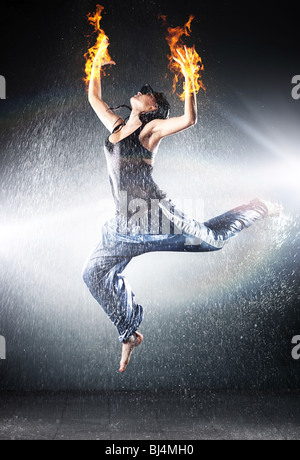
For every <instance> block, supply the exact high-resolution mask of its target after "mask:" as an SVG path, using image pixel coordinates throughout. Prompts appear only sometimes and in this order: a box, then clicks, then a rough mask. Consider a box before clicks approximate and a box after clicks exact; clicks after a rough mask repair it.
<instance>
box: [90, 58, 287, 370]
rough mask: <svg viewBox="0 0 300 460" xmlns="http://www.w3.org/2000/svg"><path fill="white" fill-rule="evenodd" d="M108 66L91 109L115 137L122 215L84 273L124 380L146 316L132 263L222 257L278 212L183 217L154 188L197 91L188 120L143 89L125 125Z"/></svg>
mask: <svg viewBox="0 0 300 460" xmlns="http://www.w3.org/2000/svg"><path fill="white" fill-rule="evenodd" d="M179 56H180V57H179V58H178V59H175V58H174V59H175V60H176V61H177V62H178V63H179V64H180V65H181V69H182V73H183V75H184V77H185V82H186V88H189V87H191V88H193V81H192V77H190V76H189V75H188V73H187V71H186V69H187V68H188V67H190V68H192V67H191V65H190V64H191V63H190V61H189V56H188V53H187V50H186V53H185V55H183V53H181V54H179ZM108 64H111V65H115V62H114V61H103V60H102V58H101V56H100V54H99V53H98V54H97V56H96V57H95V60H94V63H93V69H92V75H91V81H90V86H89V102H90V104H91V105H92V107H93V109H94V110H95V112H96V114H97V115H98V117H99V118H100V120H101V122H102V123H103V124H104V125H105V127H106V128H107V129H108V131H109V132H110V135H109V137H108V138H107V139H106V141H105V146H104V151H105V156H106V161H107V167H108V173H109V180H110V185H111V189H112V193H113V197H114V201H115V204H116V215H115V217H114V219H112V220H110V221H109V222H107V223H106V224H105V225H104V226H103V229H102V237H101V240H100V242H99V244H98V246H97V247H96V249H95V250H94V251H93V253H92V254H91V256H90V257H89V258H88V261H87V263H86V265H85V267H84V270H83V279H84V282H85V283H86V285H87V286H88V288H89V290H90V292H91V294H92V295H93V297H94V298H95V299H96V300H97V302H98V303H99V304H100V305H101V307H102V308H103V309H104V311H105V313H106V314H107V316H108V317H109V318H110V320H111V321H112V322H113V324H114V325H115V326H116V328H117V330H118V334H119V340H120V342H121V343H122V357H121V362H120V372H124V371H125V369H126V367H127V365H128V363H129V360H130V356H131V354H132V352H133V350H134V348H136V347H137V346H139V345H140V344H141V343H142V341H143V336H142V334H141V333H140V332H138V329H139V326H140V324H141V322H142V320H143V309H142V306H141V305H139V304H137V303H136V301H135V296H134V294H133V292H132V290H131V287H130V285H129V283H128V281H127V279H126V278H125V277H124V276H123V275H122V273H123V271H124V270H125V268H126V267H127V265H128V264H129V262H130V261H131V260H132V258H134V257H137V256H139V255H142V254H145V253H150V252H155V251H176V252H193V253H195V252H197V253H198V252H199V253H200V252H209V251H218V250H220V249H222V248H223V247H224V246H225V244H226V243H227V242H228V240H229V239H230V238H231V237H234V236H236V235H237V234H238V233H239V232H240V231H241V230H243V229H245V228H248V227H250V226H251V225H252V224H253V223H254V222H255V221H257V220H260V219H262V218H265V217H267V216H272V215H278V214H279V213H280V206H279V205H276V204H272V203H269V202H265V201H262V200H259V199H255V200H253V201H251V202H250V203H249V204H246V205H243V206H239V207H237V208H235V209H232V210H231V211H228V212H226V213H225V214H223V215H221V216H219V217H215V218H214V219H211V220H209V221H207V222H205V223H201V222H198V221H196V220H195V219H193V218H191V217H189V216H188V215H186V214H184V213H183V212H181V211H180V210H178V209H177V208H176V206H175V205H174V204H173V203H172V201H171V200H170V199H169V198H168V197H167V196H166V194H165V193H164V192H163V191H162V190H160V189H159V187H158V186H157V184H156V183H155V182H154V180H153V177H152V173H153V164H154V159H155V155H156V154H157V151H158V148H159V145H160V142H161V140H162V139H164V138H165V137H168V136H171V135H173V134H176V133H179V132H181V131H184V130H186V129H188V128H190V127H191V126H194V125H195V124H196V123H197V101H196V93H195V90H194V92H188V91H186V95H185V107H184V114H183V115H182V116H180V117H175V118H170V117H169V113H170V107H169V103H168V102H167V100H166V99H165V97H164V95H163V94H162V93H158V92H155V91H153V90H152V88H151V87H150V86H149V85H145V86H144V87H143V88H142V89H141V91H140V92H138V93H137V95H135V96H133V97H132V98H131V100H130V104H131V113H130V116H129V118H128V119H127V120H124V119H123V118H120V117H119V116H118V115H117V114H116V111H115V110H114V109H112V108H110V107H109V106H108V105H107V104H106V103H105V102H104V101H103V99H102V91H101V72H100V71H101V67H102V66H106V65H108ZM189 79H191V81H189Z"/></svg>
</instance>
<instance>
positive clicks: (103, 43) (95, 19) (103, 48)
mask: <svg viewBox="0 0 300 460" xmlns="http://www.w3.org/2000/svg"><path fill="white" fill-rule="evenodd" d="M96 8H97V9H96V12H95V13H89V14H88V15H87V18H88V21H89V23H90V24H92V25H93V26H94V28H95V32H94V33H96V34H97V40H96V44H95V45H94V46H92V47H91V48H90V49H89V50H88V52H87V53H86V54H85V55H84V57H85V59H86V64H85V74H86V77H85V78H84V79H83V80H84V81H85V83H86V87H87V88H88V85H89V82H90V79H91V73H92V67H93V62H94V59H95V57H96V55H97V53H98V52H100V58H101V59H103V60H105V61H111V57H110V55H109V53H108V49H107V48H108V47H109V39H108V37H107V35H106V34H105V32H104V30H102V29H101V28H100V21H101V19H102V12H103V10H104V7H103V6H101V5H97V7H96ZM101 72H102V73H103V75H104V74H105V71H104V70H103V68H101Z"/></svg>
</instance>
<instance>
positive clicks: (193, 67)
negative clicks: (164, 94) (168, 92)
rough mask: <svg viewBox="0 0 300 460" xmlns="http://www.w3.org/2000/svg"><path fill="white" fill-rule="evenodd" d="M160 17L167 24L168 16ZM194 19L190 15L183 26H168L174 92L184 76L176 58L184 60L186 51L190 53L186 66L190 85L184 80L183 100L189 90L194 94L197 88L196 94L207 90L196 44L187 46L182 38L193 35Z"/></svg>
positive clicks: (170, 67)
mask: <svg viewBox="0 0 300 460" xmlns="http://www.w3.org/2000/svg"><path fill="white" fill-rule="evenodd" d="M160 18H161V19H162V20H163V22H164V25H165V26H166V16H163V15H161V16H160ZM193 19H194V16H190V18H189V20H188V22H187V23H186V24H185V25H184V26H183V27H180V26H178V27H167V32H166V40H167V42H168V44H169V47H170V50H171V54H170V55H169V56H168V59H169V61H170V62H169V69H170V70H171V71H172V72H173V73H174V79H173V92H174V93H175V91H176V86H177V84H178V82H179V80H180V78H182V76H183V75H182V69H181V65H180V64H179V63H178V62H177V61H175V60H174V58H175V59H179V60H182V56H183V57H185V56H186V53H187V55H188V61H189V65H186V66H185V72H187V74H188V77H189V78H188V87H187V88H186V84H185V82H184V85H183V93H182V94H180V95H179V97H180V99H181V100H184V99H185V94H186V92H187V91H188V92H189V93H191V94H192V93H193V92H194V89H195V92H196V94H198V92H199V91H200V90H201V89H203V90H205V86H204V84H203V81H202V72H203V70H204V66H203V64H202V59H201V57H200V56H199V54H198V53H197V51H196V49H195V45H194V46H193V47H192V48H188V47H185V46H184V43H183V40H182V37H184V36H186V37H189V36H190V35H191V23H192V21H193Z"/></svg>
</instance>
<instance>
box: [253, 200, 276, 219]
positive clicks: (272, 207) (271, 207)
mask: <svg viewBox="0 0 300 460" xmlns="http://www.w3.org/2000/svg"><path fill="white" fill-rule="evenodd" d="M252 201H253V202H254V201H260V202H261V203H263V204H264V205H265V206H266V207H267V208H268V214H267V216H268V217H278V216H280V214H281V213H282V210H283V206H282V204H279V203H272V202H271V201H266V200H261V199H259V198H255V200H252Z"/></svg>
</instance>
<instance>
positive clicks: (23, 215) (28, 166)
mask: <svg viewBox="0 0 300 460" xmlns="http://www.w3.org/2000/svg"><path fill="white" fill-rule="evenodd" d="M100 3H101V4H103V5H104V7H105V14H104V17H103V20H102V22H101V26H102V28H103V29H104V30H105V32H106V34H107V35H108V36H109V38H110V43H111V46H110V48H109V51H110V54H111V56H112V58H113V59H114V60H115V61H116V62H117V66H116V68H113V69H111V76H110V77H108V78H106V79H105V80H104V81H103V92H104V94H105V97H106V99H107V102H108V103H110V104H111V105H117V104H121V103H128V99H129V96H130V95H132V94H135V93H136V91H137V90H138V89H139V88H140V87H141V86H142V85H143V84H144V83H145V82H148V83H150V84H151V85H152V86H153V87H155V88H158V89H161V90H163V91H164V92H165V93H166V94H167V95H168V98H169V99H170V102H171V106H172V115H177V114H180V113H181V112H182V103H181V102H180V101H179V99H178V97H177V96H176V95H172V94H171V91H170V88H171V84H172V75H171V74H170V72H169V71H168V68H167V59H166V55H167V54H168V46H167V43H166V41H165V40H164V29H163V27H162V25H161V22H160V21H159V20H158V14H166V15H167V17H168V23H169V24H170V25H174V26H176V25H183V24H184V23H185V22H186V21H187V20H188V18H189V15H190V14H194V15H195V17H196V18H195V20H194V21H193V23H192V37H191V39H190V41H188V42H187V43H188V44H190V45H192V44H194V43H195V44H196V48H197V50H198V52H199V54H200V55H201V56H202V57H203V62H204V65H205V74H204V81H205V85H206V88H207V90H206V93H205V94H202V95H201V96H199V98H198V100H199V115H200V116H199V124H198V125H197V127H196V129H195V130H194V131H193V132H191V133H187V134H186V136H185V137H182V136H180V137H177V138H176V137H174V138H171V139H170V140H169V141H168V144H165V146H164V147H163V148H162V153H164V154H165V155H167V154H170V153H169V152H171V154H172V155H173V153H172V152H175V151H176V152H177V153H176V155H175V153H174V155H175V157H176V170H175V167H174V169H172V166H171V165H170V163H168V161H169V160H168V159H162V160H159V161H161V163H159V162H158V165H157V168H158V176H159V177H160V179H161V181H165V186H166V187H167V188H168V187H169V190H170V191H171V193H172V194H173V195H172V196H174V195H176V193H178V194H179V192H177V189H179V188H180V187H177V185H176V181H175V177H181V178H182V182H183V184H185V183H188V182H190V185H188V186H187V185H186V186H184V185H183V189H184V187H186V189H185V193H186V194H188V193H191V191H192V193H194V190H198V189H197V187H198V186H199V187H200V189H201V187H203V189H201V191H204V190H205V191H206V192H207V193H208V196H209V197H211V196H212V195H211V193H212V192H211V191H210V190H211V188H213V181H212V183H209V182H208V181H209V178H207V177H208V176H205V175H204V178H203V179H201V183H200V185H199V184H198V182H199V179H196V178H194V177H192V178H190V177H189V173H188V171H187V170H186V171H185V168H184V166H183V165H185V158H183V157H182V156H181V153H180V151H181V150H182V151H184V152H185V154H186V155H187V157H188V159H189V160H190V161H191V162H192V164H193V165H194V168H196V170H195V171H196V176H197V177H198V178H199V177H201V175H200V173H201V174H204V173H203V167H202V166H201V161H202V160H201V161H200V160H199V161H198V160H197V156H196V155H197V149H198V150H199V151H201V152H202V153H205V155H204V157H203V158H207V160H208V162H210V164H211V166H212V167H215V168H218V167H221V166H220V165H223V164H227V162H230V164H232V165H233V167H235V166H236V165H237V164H240V165H242V166H243V165H244V167H245V168H246V167H247V166H248V165H252V166H253V167H257V165H260V164H261V163H264V164H268V162H273V161H277V160H278V158H277V156H276V155H275V154H274V152H273V151H272V148H270V144H268V143H267V142H263V143H262V144H261V143H260V142H259V140H261V139H264V136H267V135H268V139H271V140H272V141H273V143H274V145H275V147H276V146H277V147H278V149H282V150H283V151H284V148H283V145H284V142H283V141H282V142H283V144H282V145H279V144H278V142H279V141H278V139H279V137H278V138H277V136H279V134H280V133H281V132H283V135H284V136H283V137H284V138H286V139H289V140H291V142H292V143H293V145H294V148H295V149H296V151H297V148H298V147H297V145H299V144H298V141H299V140H300V139H299V132H298V130H299V121H300V101H294V100H293V99H292V97H291V89H292V85H291V80H292V77H293V76H294V75H297V74H300V60H299V58H300V52H299V38H298V29H299V26H298V17H297V11H295V10H294V8H295V2H285V3H284V4H282V3H279V2H256V1H253V2H234V1H220V2H218V3H216V2H211V1H197V2H196V1H190V0H185V1H182V2H178V1H165V2H164V1H151V0H150V1H149V0H148V1H146V0H139V1H127V2H126V1H120V0H108V1H104V0H103V2H100ZM95 6H96V2H95V1H85V0H84V1H82V0H81V1H79V0H74V1H63V2H62V1H55V0H53V1H51V2H45V3H43V2H37V1H29V0H28V1H24V2H22V1H13V0H10V1H5V2H2V4H1V17H0V34H1V42H0V43H1V60H0V74H1V75H3V76H4V77H5V78H6V81H7V100H5V101H0V140H1V150H0V168H1V169H0V180H1V202H0V211H1V215H2V222H8V223H9V224H10V225H11V222H13V223H14V222H16V224H15V226H14V227H13V228H14V230H13V231H12V232H11V233H12V235H13V241H10V242H9V244H10V246H6V245H8V243H7V241H8V239H7V240H4V239H2V240H1V231H0V241H1V245H3V247H2V248H1V250H0V255H1V259H2V264H1V272H0V274H1V286H0V301H1V303H0V308H1V317H0V335H3V336H5V337H6V340H7V360H6V361H2V362H0V387H1V388H3V389H78V388H79V389H99V388H100V389H102V388H105V389H107V388H111V389H115V388H117V389H120V388H121V389H128V388H131V389H134V388H136V389H153V388H167V389H168V388H247V389H249V388H250V389H257V388H263V389H271V388H277V389H281V388H299V365H298V364H299V362H296V361H293V360H292V359H291V350H292V345H291V340H292V337H293V336H294V335H298V334H300V314H299V306H300V304H299V302H300V292H299V231H298V229H299V219H298V215H299V213H298V204H299V203H298V202H296V203H294V202H293V203H292V204H291V200H290V199H289V196H288V194H287V193H286V192H285V190H283V189H280V188H277V189H276V188H274V190H271V191H270V194H271V195H272V197H273V198H274V199H279V200H281V201H283V202H284V205H285V207H286V208H287V210H288V211H289V215H290V217H289V218H287V220H286V221H285V224H284V225H285V226H284V227H282V228H280V229H278V231H277V233H276V231H274V229H273V230H272V228H271V230H269V234H268V235H269V236H270V237H271V236H272V231H274V233H276V238H275V239H276V242H278V241H279V242H280V241H281V243H280V244H279V245H278V247H277V248H276V252H274V253H272V255H270V256H266V257H265V258H263V256H262V255H261V254H262V253H261V251H262V249H263V248H262V245H263V244H265V245H266V246H268V244H270V248H271V249H272V251H275V249H274V247H273V246H272V244H271V243H270V242H267V237H268V235H267V236H265V239H263V243H257V242H256V241H257V240H255V238H258V240H260V239H261V235H260V231H259V227H258V230H254V231H253V234H252V235H253V236H252V237H251V236H250V234H249V235H248V236H245V237H244V236H243V237H241V239H240V242H239V243H236V242H234V245H236V246H233V247H232V248H231V249H229V252H228V253H227V254H224V255H223V254H222V256H220V258H219V259H218V260H217V259H216V258H213V257H214V256H211V255H209V256H207V257H206V255H205V256H203V259H201V260H202V263H201V265H200V263H199V260H198V259H197V260H196V258H194V257H193V256H192V258H191V259H189V261H191V262H189V261H187V259H186V258H185V259H180V260H179V259H177V258H176V257H177V256H176V257H175V256H174V257H173V256H171V255H168V260H167V259H166V258H164V257H163V256H158V257H157V258H156V256H153V259H150V258H149V259H147V260H148V261H149V264H148V265H147V264H144V265H143V264H142V263H140V265H134V266H133V268H132V272H131V273H130V276H131V281H132V280H134V278H135V277H136V279H137V280H138V281H136V283H137V284H136V286H135V289H137V290H138V291H140V292H139V295H140V297H141V298H143V297H144V298H145V299H149V305H147V307H148V317H147V318H148V319H146V320H145V323H144V327H145V330H144V331H143V332H145V333H147V334H148V336H147V337H148V338H147V342H146V343H145V349H144V351H143V352H142V351H141V353H140V354H137V356H136V360H135V363H134V364H132V367H131V368H130V369H129V370H128V373H127V374H126V376H125V377H124V376H123V377H120V376H119V375H118V374H117V372H116V370H117V365H118V360H119V353H120V349H119V344H118V343H117V341H116V336H115V334H114V331H113V329H112V328H111V326H110V324H109V322H108V320H107V319H106V318H105V316H104V315H103V314H102V312H101V311H100V310H99V308H98V306H97V305H96V304H95V303H94V301H93V299H91V298H90V296H89V294H88V293H87V292H85V287H84V286H83V285H82V284H81V283H82V282H81V279H80V268H81V266H82V264H83V262H84V259H85V257H86V255H87V253H88V251H89V250H90V249H91V247H92V246H93V243H94V242H96V238H97V235H98V233H97V232H96V231H95V230H91V229H92V228H93V227H92V225H93V220H96V219H97V215H95V211H94V210H93V209H92V208H91V209H90V208H89V206H92V203H93V202H94V201H96V200H97V199H98V198H99V197H100V196H101V198H104V199H109V197H110V191H109V187H108V184H107V177H106V168H105V161H104V157H103V154H102V144H103V139H104V136H105V135H106V134H105V129H104V128H103V127H102V126H101V125H100V124H99V123H98V120H97V117H96V115H95V114H94V113H93V112H92V111H91V109H90V107H89V105H88V103H87V98H86V92H85V86H84V83H83V81H82V78H83V69H84V59H83V55H84V53H85V52H86V51H87V49H88V45H89V43H91V44H94V41H93V36H91V37H90V38H89V37H88V36H89V35H90V33H91V31H92V28H91V27H90V26H89V25H88V23H87V19H86V15H87V14H88V12H92V11H95ZM233 120H239V122H241V121H243V126H244V128H243V129H242V128H241V123H240V124H239V123H234V122H233ZM262 120H264V122H265V123H266V125H264V124H263V123H262ZM245 126H246V128H245ZM247 126H251V127H252V129H253V131H255V132H256V138H252V137H251V138H250V136H248V134H249V133H248V134H247ZM245 129H246V131H245ZM272 136H273V137H272ZM187 145H188V146H190V147H186V146H187ZM274 151H275V153H276V152H277V150H276V148H275V149H274ZM178 152H179V153H178ZM195 152H196V153H195ZM167 158H170V157H167ZM172 158H173V157H172ZM274 158H275V159H274ZM197 161H198V163H199V164H198V163H197ZM174 164H175V162H174ZM166 165H167V173H168V174H166V169H164V166H166ZM197 165H198V166H197ZM197 167H198V168H199V170H198V169H197ZM172 173H173V176H172ZM198 173H199V174H198ZM176 174H177V175H176ZM197 174H198V175H197ZM205 174H208V173H205ZM180 175H181V176H180ZM167 176H170V178H169V179H168V178H167ZM173 178H174V184H172V183H170V182H168V181H170V180H171V181H172V179H173ZM197 181H198V182H197ZM261 182H262V184H260V185H259V187H263V185H264V184H263V182H264V181H263V180H262V181H261ZM202 183H203V185H201V184H202ZM229 184H231V181H229ZM215 185H216V186H217V185H218V184H215ZM189 186H190V187H191V189H189V188H188V187H189ZM193 187H194V188H193ZM204 187H205V188H204ZM229 189H230V185H229ZM217 192H218V193H219V195H220V196H222V199H223V200H224V202H221V201H219V203H218V204H216V203H215V202H211V203H210V205H209V207H210V208H211V211H210V212H212V213H213V212H215V213H216V212H219V211H221V210H224V207H225V206H227V205H229V203H231V202H232V201H231V196H230V193H231V192H230V191H227V190H222V188H220V189H217ZM217 192H216V193H217ZM251 193H252V192H251ZM295 194H296V192H295ZM241 195H243V193H242V192H241ZM199 196H202V195H201V193H200V191H199ZM175 198H176V196H175ZM242 198H243V196H242ZM208 199H209V198H208ZM210 199H211V198H210ZM235 199H237V204H238V202H239V198H238V197H236V196H235ZM216 200H217V198H216ZM226 200H227V201H226ZM225 202H226V203H225ZM77 207H78V208H79V209H80V212H79V213H77V214H76V209H77ZM82 209H84V211H83V210H82ZM70 210H74V215H73V214H72V215H70V216H71V217H69V220H65V219H66V214H67V213H70ZM98 211H99V214H101V213H102V214H103V212H104V211H103V209H102V208H101V209H99V210H98ZM105 212H106V211H105ZM105 212H104V214H105ZM68 215H69V214H68ZM39 216H46V217H45V218H44V217H43V219H44V220H43V221H42V223H41V224H36V219H38V218H39ZM47 216H48V217H47ZM49 216H52V217H51V218H50V217H49ZM53 216H54V217H53ZM19 222H21V224H20V223H19ZM35 225H37V227H36V226H35ZM31 226H33V227H31ZM0 227H1V226H0ZM15 227H17V228H15ZM8 228H12V227H8ZM260 228H261V227H260ZM14 232H15V233H14ZM26 232H27V233H26ZM280 232H282V235H281V236H282V237H280V234H279V233H280ZM6 233H7V232H6ZM8 233H9V232H8ZM25 233H26V238H25V237H24V235H25ZM29 233H31V238H32V239H30V236H28V234H29ZM283 233H284V235H283ZM74 235H75V236H74ZM76 238H77V239H76ZM247 238H249V239H247ZM78 241H83V243H82V245H81V246H80V249H78V253H77V251H76V247H77V248H78V246H77V243H78ZM1 245H0V246H1ZM243 245H244V246H243ZM234 247H236V248H237V249H238V252H237V254H238V256H237V255H236V253H235V252H234ZM253 248H254V249H253ZM253 251H254V252H253ZM274 254H275V255H274ZM242 255H243V256H242ZM151 257H152V256H151ZM154 257H155V258H154ZM210 257H211V258H210ZM143 260H146V259H143ZM161 261H162V267H164V272H161V273H160V272H159V271H158V272H157V267H160V263H161ZM247 263H249V269H248V268H247ZM137 264H138V262H137ZM234 264H235V266H234V267H233V265H234ZM251 264H252V265H251ZM253 266H254V268H253ZM245 267H246V268H245ZM251 267H252V268H251ZM232 270H233V274H232V277H230V276H229V277H227V274H228V273H231V272H232ZM143 271H144V272H145V276H146V277H149V278H148V279H147V281H148V280H150V279H151V280H152V281H148V282H147V287H145V285H144V283H143V282H142V280H141V279H140V278H139V276H141V275H140V272H143ZM156 272H157V273H156ZM163 273H164V275H163ZM176 273H177V274H178V277H179V278H176ZM199 273H201V279H199V277H197V276H198V275H199ZM247 273H248V274H247ZM249 273H250V275H249ZM251 273H252V275H251ZM214 276H215V279H214V282H212V287H211V292H210V291H209V289H208V290H207V291H205V292H203V289H204V288H205V286H209V285H210V284H209V283H210V282H211V280H212V278H213V277H214ZM167 277H169V280H167ZM206 277H207V278H206ZM220 280H221V281H220ZM164 283H165V284H164ZM166 283H167V284H166ZM191 286H192V289H190V287H191ZM198 286H199V289H198V291H199V292H197V287H198ZM176 288H177V289H178V291H176ZM189 290H192V294H190V295H188V294H187V292H189ZM214 290H215V291H214ZM170 291H174V292H173V293H170ZM213 292H214V293H213ZM184 294H186V298H185V297H184ZM176 296H177V298H178V300H177V303H176ZM152 299H154V300H153V302H152ZM144 302H145V300H144ZM174 302H175V304H174ZM146 303H147V301H146ZM158 344H159V346H158ZM112 368H113V370H112Z"/></svg>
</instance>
